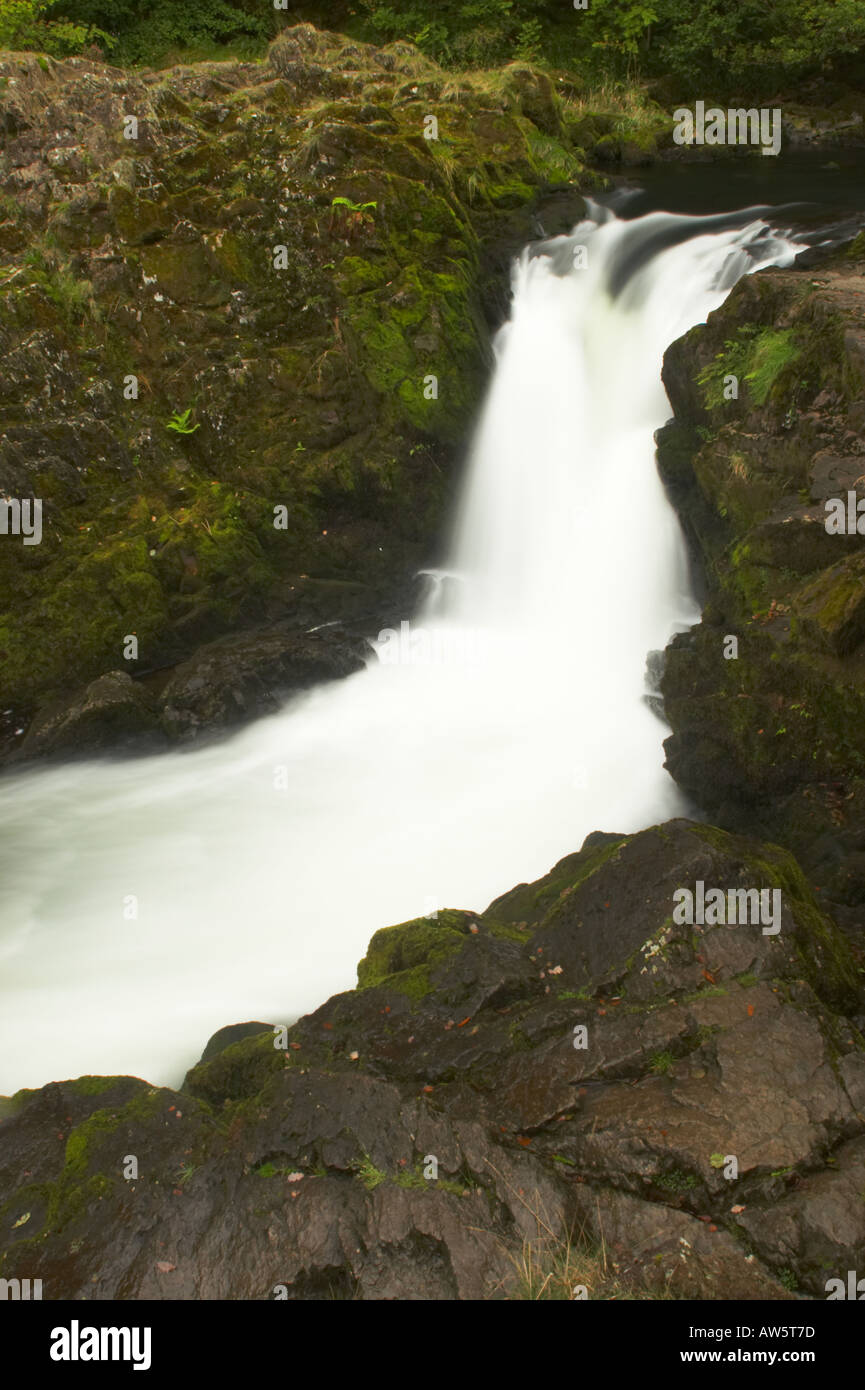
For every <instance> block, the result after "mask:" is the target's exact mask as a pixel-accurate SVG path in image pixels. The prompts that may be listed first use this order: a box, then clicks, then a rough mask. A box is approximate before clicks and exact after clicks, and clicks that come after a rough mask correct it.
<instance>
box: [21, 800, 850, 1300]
mask: <svg viewBox="0 0 865 1390" xmlns="http://www.w3.org/2000/svg"><path fill="white" fill-rule="evenodd" d="M697 881H702V882H704V883H705V884H706V885H711V884H724V885H727V886H730V887H736V886H738V885H743V886H753V885H760V886H763V887H767V886H769V885H772V887H773V888H777V889H778V890H780V892H781V895H782V897H781V902H782V911H781V918H780V921H779V926H780V930H779V931H778V932H777V933H776V934H765V933H764V932H763V931H762V929H761V927H760V926H759V925H753V924H751V925H740V926H738V927H731V926H729V925H718V926H703V925H700V924H699V923H697V924H696V925H687V924H677V923H676V922H675V921H674V908H673V903H674V894H675V892H676V890H677V889H678V888H681V887H688V886H690V887H691V888H692V889H693V887H694V885H695V883H696V882H697ZM358 981H359V985H358V988H357V989H356V990H354V991H351V992H349V993H347V994H341V995H337V996H336V997H335V998H333V999H330V1000H328V1002H327V1003H326V1004H324V1005H323V1006H322V1007H321V1008H320V1009H318V1010H317V1011H316V1012H315V1013H313V1014H310V1015H309V1016H308V1017H305V1018H303V1019H301V1020H300V1021H299V1022H298V1023H297V1024H295V1025H294V1026H293V1027H291V1028H289V1029H288V1030H287V1032H285V1034H284V1035H282V1036H280V1035H279V1033H277V1034H276V1035H275V1033H274V1029H273V1028H271V1027H269V1026H268V1025H267V1024H264V1023H262V1024H260V1025H248V1026H246V1027H244V1028H243V1029H240V1030H238V1033H237V1036H238V1037H239V1039H240V1040H239V1041H231V1039H232V1037H233V1036H234V1033H233V1030H225V1031H224V1032H223V1035H222V1036H218V1037H217V1039H215V1040H214V1043H213V1044H212V1045H211V1047H210V1048H209V1049H208V1053H207V1054H206V1060H203V1061H202V1063H201V1064H200V1065H198V1066H197V1067H194V1068H193V1069H192V1071H191V1072H190V1073H189V1075H188V1076H187V1078H186V1081H185V1083H184V1085H183V1087H182V1089H181V1090H180V1091H171V1090H167V1089H153V1088H150V1087H148V1086H147V1085H146V1083H145V1082H142V1081H137V1080H134V1079H132V1078H129V1077H89V1078H88V1077H84V1078H82V1079H80V1080H78V1081H72V1082H62V1083H58V1084H56V1085H51V1086H46V1087H43V1088H42V1089H41V1090H39V1091H35V1092H33V1091H28V1092H21V1093H19V1094H18V1095H16V1096H14V1097H12V1098H11V1100H9V1101H7V1102H5V1104H4V1108H3V1113H4V1114H5V1116H6V1118H5V1119H3V1120H2V1122H0V1154H2V1157H0V1188H2V1194H3V1196H2V1205H0V1244H2V1249H3V1263H2V1274H3V1275H4V1276H6V1277H7V1278H12V1277H21V1278H24V1277H30V1278H41V1279H42V1280H43V1283H44V1296H45V1297H46V1298H80V1297H87V1298H94V1297H95V1298H126V1299H130V1298H153V1297H169V1298H220V1297H221V1298H225V1297H228V1298H259V1299H266V1298H273V1297H285V1296H287V1297H289V1298H301V1299H303V1298H314V1297H332V1298H350V1297H361V1298H406V1297H421V1298H452V1297H459V1298H495V1297H513V1296H518V1294H519V1292H520V1290H521V1288H522V1290H523V1292H525V1286H526V1277H525V1274H526V1267H527V1263H528V1264H529V1265H530V1264H531V1262H532V1260H534V1262H535V1268H540V1269H541V1270H543V1271H545V1272H550V1273H551V1275H552V1276H553V1278H554V1282H553V1285H552V1287H553V1288H554V1289H555V1291H556V1296H558V1297H571V1296H572V1289H571V1285H572V1284H576V1283H578V1282H585V1280H586V1277H587V1270H588V1271H591V1270H592V1269H593V1268H595V1267H596V1266H595V1265H593V1264H592V1251H593V1250H595V1251H597V1250H598V1249H599V1248H603V1249H605V1251H606V1254H607V1258H608V1268H609V1271H610V1278H613V1277H615V1279H616V1281H617V1291H618V1293H619V1295H620V1296H621V1295H622V1294H624V1295H625V1296H631V1297H634V1296H637V1297H647V1296H655V1297H659V1296H666V1297H669V1296H682V1297H700V1298H713V1297H724V1298H746V1299H747V1298H764V1297H768V1298H786V1297H789V1296H790V1294H791V1291H794V1290H799V1291H800V1292H801V1293H804V1294H810V1295H814V1296H824V1294H823V1289H824V1284H825V1280H826V1279H827V1278H828V1277H833V1276H834V1274H835V1273H836V1272H837V1271H845V1270H846V1269H847V1268H848V1267H849V1266H850V1260H851V1259H852V1258H853V1251H854V1250H855V1249H856V1248H857V1247H858V1248H861V1245H862V1242H863V1241H865V1205H863V1203H862V1201H861V1192H862V1190H863V1184H865V1046H863V1040H862V1037H861V1035H860V1033H859V1032H858V1030H857V1028H856V1026H855V1025H854V1024H853V1023H851V1022H850V1021H849V1019H848V1018H847V1017H846V1015H847V1014H848V1013H849V1012H850V1011H851V1010H854V1009H856V1008H861V1003H860V1002H859V999H858V991H859V984H858V976H857V972H856V969H855V966H854V963H853V961H852V959H851V954H850V950H849V947H848V946H847V944H846V943H845V941H844V938H843V937H842V935H841V934H840V933H839V932H838V930H837V929H836V928H835V927H834V925H833V924H832V923H831V921H830V920H829V919H828V918H826V917H824V916H823V914H822V913H821V911H820V909H819V908H818V906H817V905H816V903H815V901H814V898H813V895H812V894H811V892H810V890H809V889H808V887H807V885H806V883H805V880H804V878H803V877H802V875H801V873H800V871H799V870H798V868H797V866H796V865H795V863H794V861H793V860H792V859H791V857H790V856H789V855H787V854H786V853H785V852H784V851H782V850H780V849H778V848H777V847H771V846H765V845H759V844H755V843H750V842H746V841H744V840H740V839H737V838H735V837H731V836H727V835H725V834H723V833H722V832H720V831H716V830H710V829H709V828H708V827H705V826H697V825H694V824H692V823H691V822H688V821H673V822H671V823H669V824H667V825H664V826H659V827H657V828H655V829H653V830H647V831H645V832H643V833H642V834H639V835H635V836H632V837H617V836H611V835H602V836H591V837H590V838H589V841H587V843H586V845H585V846H584V848H583V849H582V850H581V851H580V853H578V854H574V855H571V856H570V857H569V858H567V859H565V860H563V861H562V862H561V863H560V864H558V865H556V867H555V869H554V870H553V871H552V872H551V873H550V874H549V875H547V877H546V878H544V879H541V880H540V881H539V882H537V883H533V884H523V885H521V886H520V887H518V888H516V889H514V890H513V891H512V892H511V893H508V894H506V895H505V896H504V897H502V898H500V899H498V900H497V901H496V902H494V903H493V904H492V905H491V906H490V908H489V909H488V910H487V911H486V912H485V913H483V914H482V915H480V916H478V917H475V916H473V915H472V914H471V913H467V912H441V913H439V915H438V919H437V920H436V921H428V920H425V919H422V920H420V921H417V922H409V923H405V924H403V925H402V926H398V927H391V928H388V929H385V930H383V931H380V932H378V933H377V934H376V936H375V937H374V938H373V940H372V942H371V944H370V948H369V951H368V953H367V955H366V957H365V958H364V960H363V961H362V962H361V964H360V966H359V968H358ZM860 1021H861V1020H860ZM275 1023H276V1024H277V1025H278V1023H279V1020H276V1021H275ZM257 1028H258V1029H261V1030H262V1031H258V1032H257V1031H256V1029H257ZM245 1034H250V1035H249V1036H245ZM226 1043H227V1044H228V1045H227V1046H226ZM220 1048H221V1050H219V1049H220ZM132 1159H134V1160H135V1161H136V1164H137V1167H134V1168H133V1167H130V1160H132ZM731 1159H733V1160H735V1168H736V1176H735V1177H733V1176H731V1174H732V1172H733V1167H732V1166H731V1162H730V1160H731ZM566 1233H571V1234H572V1235H573V1242H572V1249H571V1251H570V1252H569V1253H568V1252H566V1247H565V1236H566ZM568 1281H570V1282H568ZM537 1282H538V1283H539V1282H540V1281H539V1280H538V1281H537ZM589 1282H590V1283H591V1278H590V1279H589ZM535 1287H537V1283H536V1284H535ZM590 1293H591V1295H593V1296H598V1295H599V1294H600V1296H603V1289H602V1288H598V1287H593V1288H592V1289H591V1291H590Z"/></svg>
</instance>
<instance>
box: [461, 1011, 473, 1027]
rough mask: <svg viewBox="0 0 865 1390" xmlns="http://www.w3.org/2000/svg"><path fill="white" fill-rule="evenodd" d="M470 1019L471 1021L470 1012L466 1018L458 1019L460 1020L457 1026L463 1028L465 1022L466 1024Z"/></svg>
mask: <svg viewBox="0 0 865 1390" xmlns="http://www.w3.org/2000/svg"><path fill="white" fill-rule="evenodd" d="M471 1021H472V1016H471V1014H469V1015H468V1017H467V1018H464V1019H461V1020H460V1022H459V1023H458V1024H457V1028H465V1026H466V1024H467V1023H471Z"/></svg>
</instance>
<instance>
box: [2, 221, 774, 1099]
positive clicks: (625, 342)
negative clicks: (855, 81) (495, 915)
mask: <svg viewBox="0 0 865 1390" xmlns="http://www.w3.org/2000/svg"><path fill="white" fill-rule="evenodd" d="M597 219H598V220H597V221H592V222H591V223H589V222H587V223H585V224H583V225H582V226H581V227H580V228H578V229H577V231H576V233H575V235H574V237H573V238H571V239H570V241H569V240H567V239H558V240H557V241H556V242H555V243H551V244H549V245H548V247H547V248H546V250H547V251H548V252H549V254H542V255H536V256H533V257H530V256H529V255H528V254H526V255H525V256H524V257H523V258H522V260H521V261H520V262H519V264H518V266H517V267H516V269H515V275H514V302H513V312H512V317H511V321H510V323H509V324H508V325H507V326H506V328H505V329H504V330H503V331H502V334H501V336H500V340H499V343H498V345H497V347H498V362H497V366H496V371H495V375H494V379H493V383H492V386H491V390H490V394H489V398H488V400H487V403H486V406H485V409H484V413H483V418H482V421H481V424H480V427H479V430H478V434H477V439H476V443H475V447H474V452H473V458H472V461H471V466H470V469H469V475H468V480H467V484H466V495H465V499H464V502H463V505H462V509H461V513H460V516H459V520H458V525H457V529H456V537H455V542H454V547H453V555H452V557H451V559H450V561H449V562H448V564H447V565H446V567H445V570H444V572H443V575H442V577H441V580H440V583H439V585H438V586H437V597H436V599H435V601H433V600H431V601H430V603H429V604H428V606H427V611H426V612H425V613H424V614H422V615H421V616H420V618H419V619H417V620H416V621H415V622H413V623H412V625H411V629H410V631H409V632H408V633H407V634H404V635H403V640H401V641H400V642H397V641H396V640H395V639H394V638H392V637H387V638H385V639H383V640H381V641H380V642H379V643H378V644H377V657H376V656H375V655H373V656H372V657H371V663H370V666H369V668H368V669H367V670H366V671H363V672H360V673H359V674H357V675H355V676H353V677H350V678H349V679H347V680H345V681H342V682H341V683H339V684H336V685H330V686H326V687H322V688H320V689H317V690H315V691H312V692H310V693H308V694H306V695H304V696H302V697H300V698H296V699H294V700H293V701H291V702H290V703H289V704H288V705H287V706H286V707H285V709H284V710H283V711H282V712H280V713H279V714H277V715H274V716H272V717H270V718H267V719H263V720H260V721H259V722H257V723H256V724H254V725H252V726H251V727H249V728H247V729H245V730H244V731H243V732H241V733H239V734H237V735H236V736H235V737H233V738H231V739H230V740H229V741H227V742H225V743H222V744H220V745H218V746H213V747H210V748H207V749H205V750H202V751H200V752H196V753H192V754H184V755H180V754H166V755H162V756H159V757H149V758H145V759H140V760H134V761H124V762H113V763H112V762H91V763H86V764H82V763H77V764H72V765H69V766H67V767H65V768H60V769H49V770H44V771H31V772H26V773H20V774H16V775H14V776H9V777H6V778H5V779H4V780H3V781H2V783H0V837H2V838H0V870H2V877H0V883H2V894H3V899H4V903H3V912H2V924H0V1091H10V1090H14V1089H16V1088H17V1087H19V1086H37V1085H42V1084H43V1083H45V1082H47V1081H50V1080H54V1079H56V1078H63V1077H68V1076H76V1075H78V1074H80V1073H85V1072H97V1073H99V1072H131V1073H133V1074H138V1075H142V1076H144V1077H146V1078H147V1079H149V1080H151V1081H155V1082H159V1083H173V1084H176V1083H177V1081H178V1080H179V1078H180V1077H181V1076H182V1074H183V1071H184V1069H185V1067H186V1066H187V1065H189V1064H191V1063H192V1062H193V1061H194V1060H195V1059H196V1057H197V1056H198V1055H199V1053H200V1051H201V1049H202V1047H203V1044H204V1043H205V1041H206V1040H207V1038H208V1036H209V1035H210V1034H211V1033H212V1032H213V1031H214V1030H215V1029H217V1028H219V1027H221V1026H222V1025H223V1024H226V1023H230V1022H234V1021H237V1020H241V1019H247V1018H259V1019H265V1020H269V1021H272V1022H277V1023H279V1022H289V1021H291V1019H292V1018H294V1017H296V1016H297V1015H298V1014H300V1013H302V1012H304V1011H307V1010H309V1009H311V1008H314V1007H316V1006H317V1005H318V1004H320V1003H321V1002H322V1001H323V1000H324V999H326V998H327V997H328V995H329V994H331V993H333V992H334V991H336V990H341V989H348V988H351V987H352V986H353V984H354V981H355V973H354V967H355V963H356V961H357V959H358V958H359V957H360V956H361V955H362V954H363V952H364V951H365V949H366V945H367V943H368V941H369V938H370V936H371V935H372V933H373V932H374V931H375V930H376V929H377V928H378V927H381V926H384V925H387V924H389V923H393V922H400V921H405V920H407V919H408V918H411V917H415V916H419V915H421V914H423V913H427V912H431V911H433V910H434V909H435V908H436V907H444V906H449V907H470V908H474V909H477V910H481V909H482V908H483V907H485V906H486V904H487V903H488V902H489V901H490V900H491V899H492V898H493V897H495V896H496V895H497V894H499V893H501V892H503V891H504V890H506V889H508V888H510V887H511V886H513V884H514V883H515V882H517V881H518V880H528V879H531V878H534V877H537V876H539V875H541V874H543V873H545V872H546V870H547V869H548V868H549V867H550V866H551V865H552V864H553V863H554V862H555V861H556V860H557V859H558V858H560V857H561V856H563V855H565V854H568V853H570V852H571V851H573V850H575V849H577V848H579V846H580V844H581V842H582V840H583V838H584V836H585V835H586V834H587V833H588V832H589V831H591V830H595V829H607V830H618V831H633V830H637V829H640V828H642V827H644V826H645V825H648V824H651V823H653V822H656V821H658V820H663V819H665V818H666V817H669V816H670V815H674V814H677V813H679V812H680V811H681V810H682V809H683V804H682V802H681V800H680V798H679V795H678V793H677V791H676V789H675V787H674V785H673V783H672V782H671V780H670V779H669V777H668V775H667V774H666V772H665V771H664V770H663V766H662V763H663V752H662V747H661V744H662V739H663V738H664V736H665V730H664V727H663V725H662V724H661V723H660V722H659V720H658V719H657V718H656V717H655V716H654V715H653V714H652V713H651V712H650V710H649V709H648V707H647V705H646V703H645V701H644V698H643V694H644V688H645V687H644V669H645V662H646V656H647V654H648V652H649V651H651V650H653V649H657V648H659V647H662V646H664V645H665V643H666V642H667V640H668V639H669V637H670V636H671V634H672V633H673V631H674V630H676V629H677V628H678V627H681V626H683V625H687V624H689V623H692V622H694V621H696V619H697V617H698V611H697V607H696V603H695V600H694V598H693V595H692V594H691V593H690V592H689V588H688V580H687V566H686V558H685V552H684V545H683V541H682V537H681V534H680V531H679V527H678V523H677V520H676V518H675V515H674V514H673V512H672V510H671V508H670V506H669V504H668V502H667V500H666V498H665V495H664V492H663V489H662V487H661V483H660V481H659V478H658V475H657V471H656V467H655V464H654V445H653V437H652V436H653V431H654V430H655V429H656V428H657V427H658V426H659V425H660V424H662V423H663V422H664V420H665V419H666V418H667V417H668V416H669V406H668V403H667V401H666V397H665V395H664V391H663V388H662V386H661V381H660V365H661V358H662V354H663V351H664V349H665V347H666V346H667V344H668V343H669V342H671V341H672V340H673V339H674V338H676V337H678V336H679V335H680V334H681V333H683V332H684V331H685V330H686V329H688V328H689V327H690V326H692V325H693V324H695V323H698V322H700V321H702V320H703V319H704V318H705V317H706V314H707V313H708V312H709V311H710V310H711V309H712V308H714V307H716V306H717V305H718V304H719V303H720V302H721V301H722V300H723V299H724V297H725V295H726V293H727V291H728V290H729V288H730V286H731V285H732V283H734V281H735V279H737V278H738V277H739V276H740V275H741V274H744V273H746V272H749V271H751V270H755V269H757V268H759V266H760V265H764V264H768V263H772V262H775V263H777V262H787V261H789V260H790V259H792V256H793V254H794V249H793V248H792V247H791V245H790V243H788V242H786V241H784V240H782V239H780V238H770V237H767V236H766V235H765V231H766V229H765V225H764V224H762V223H760V222H758V221H754V222H751V223H750V224H749V225H747V226H745V227H742V225H741V222H742V220H743V219H740V221H739V224H738V230H736V229H730V228H728V229H726V230H721V231H715V230H713V231H712V232H711V233H708V232H707V233H704V234H700V231H701V228H700V221H699V219H684V218H673V217H670V216H668V215H667V214H653V215H651V216H649V217H646V218H642V219H640V220H639V221H636V222H631V223H623V222H619V221H617V220H616V219H615V218H613V217H612V216H611V215H609V214H606V215H603V214H601V213H600V212H598V213H597ZM686 222H687V223H688V224H690V225H689V226H688V228H687V229H686V231H687V234H688V235H689V236H690V238H691V239H690V240H687V241H683V242H680V243H679V244H673V245H667V246H666V249H663V247H662V249H660V250H654V249H653V250H652V253H651V255H649V257H648V259H646V260H645V261H644V262H643V263H642V264H639V265H638V266H637V268H636V269H634V270H633V273H631V274H630V276H629V277H626V283H625V286H624V289H623V290H621V292H619V293H618V294H617V295H615V296H612V295H611V293H610V290H609V284H610V280H611V276H612V272H613V270H614V268H615V267H616V266H617V265H618V266H619V267H621V265H622V264H625V263H627V261H628V258H629V257H630V258H631V260H632V261H633V260H634V250H635V248H636V249H639V246H640V245H641V244H642V245H644V246H646V245H650V244H652V245H653V243H651V238H653V237H655V238H656V237H657V236H658V234H659V232H660V233H661V234H662V240H663V239H664V237H665V236H666V235H667V233H670V235H671V236H672V234H673V233H680V232H681V230H682V224H684V223H686ZM574 242H577V243H580V244H585V245H586V246H587V248H588V249H587V260H588V264H587V266H586V267H585V268H575V269H570V271H565V273H562V266H563V257H564V264H565V265H567V264H568V263H570V264H573V257H572V256H571V250H572V244H573V243H574ZM568 257H571V260H570V262H568V260H567V258H568ZM639 259H640V258H639V256H637V257H636V260H637V261H639ZM394 656H397V657H398V658H399V659H398V660H393V659H392V658H393V657H394ZM281 769H284V770H285V771H284V773H283V772H281ZM286 784H287V790H283V789H281V788H282V786H284V785H286ZM130 895H134V896H135V897H136V898H137V899H138V918H137V920H133V921H128V920H125V917H124V903H125V901H126V900H127V899H128V897H129V896H130Z"/></svg>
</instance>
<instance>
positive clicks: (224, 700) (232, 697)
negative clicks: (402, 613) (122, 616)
mask: <svg viewBox="0 0 865 1390" xmlns="http://www.w3.org/2000/svg"><path fill="white" fill-rule="evenodd" d="M364 664H365V663H364V661H363V658H362V657H361V655H360V652H359V644H358V646H356V647H352V646H349V645H348V644H346V643H344V642H338V641H335V640H328V639H327V638H326V637H324V636H318V635H316V634H314V633H313V634H310V635H298V634H297V633H296V632H292V631H291V630H285V629H279V628H277V629H269V630H267V631H264V632H259V633H250V634H246V635H244V636H240V637H228V638H224V639H222V640H220V641H218V642H212V643H209V644H208V645H207V646H204V647H201V648H200V649H199V650H198V651H197V652H196V654H195V656H194V657H192V658H191V659H190V660H189V661H187V662H184V663H183V665H182V666H180V667H178V668H177V670H175V671H174V673H173V674H172V676H171V678H170V680H169V681H168V683H167V685H166V686H165V688H164V690H163V692H162V696H161V700H162V724H163V727H164V728H165V730H166V731H167V733H168V734H169V736H170V737H171V738H172V739H174V740H176V741H178V742H189V741H192V740H197V739H200V738H202V737H203V736H205V735H208V734H212V733H214V732H218V731H221V730H224V729H226V728H230V727H232V726H233V725H237V724H240V723H243V722H244V721H247V720H249V719H250V718H252V717H256V716H260V715H262V714H269V713H273V712H274V711H275V710H277V709H278V708H279V707H280V704H281V703H282V702H284V700H285V699H286V697H287V696H289V695H291V694H296V693H298V692H299V691H302V690H307V689H309V688H311V687H312V686H314V685H319V684H324V683H325V682H326V681H331V680H339V679H341V678H342V677H344V676H347V675H351V674H352V672H355V671H361V670H363V668H364Z"/></svg>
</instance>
